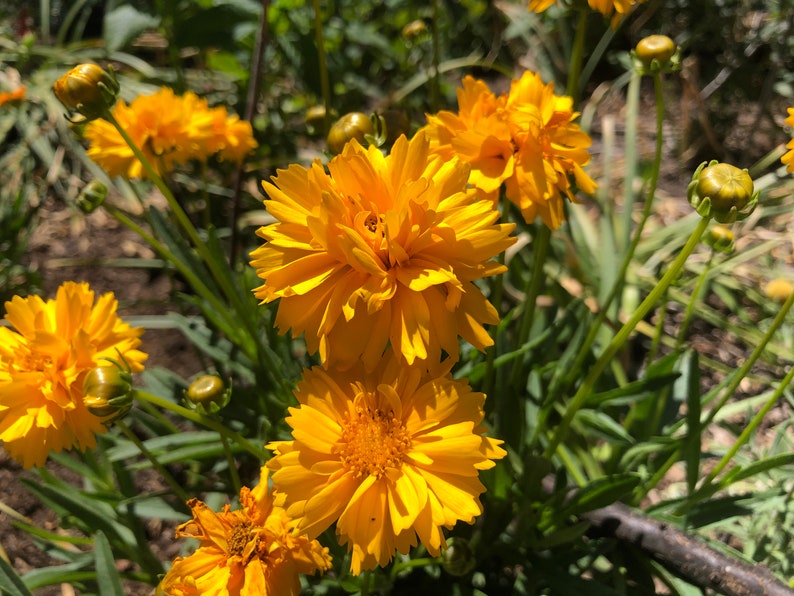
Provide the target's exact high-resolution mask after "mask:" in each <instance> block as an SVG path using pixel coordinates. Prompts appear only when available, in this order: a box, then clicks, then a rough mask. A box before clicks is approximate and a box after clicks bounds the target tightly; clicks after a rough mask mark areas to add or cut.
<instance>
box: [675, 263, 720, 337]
mask: <svg viewBox="0 0 794 596" xmlns="http://www.w3.org/2000/svg"><path fill="white" fill-rule="evenodd" d="M713 261H714V250H713V249H712V251H711V253H709V258H708V261H706V265H705V266H704V267H703V271H701V272H700V275H699V276H698V280H697V283H696V284H695V289H694V290H692V296H690V297H689V302H687V305H686V310H684V320H683V321H681V328H680V329H679V330H678V336H677V337H676V340H675V350H676V351H677V350H679V349H680V348H681V346H682V345H684V340H685V339H686V335H687V332H688V331H689V325H690V323H691V322H692V316H693V315H694V314H695V306H696V305H697V304H698V303H699V302H700V297H701V295H702V294H703V289H704V288H705V287H706V280H707V279H708V277H709V272H710V271H711V263H712V262H713Z"/></svg>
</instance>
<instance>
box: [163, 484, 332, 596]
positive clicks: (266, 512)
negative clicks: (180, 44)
mask: <svg viewBox="0 0 794 596" xmlns="http://www.w3.org/2000/svg"><path fill="white" fill-rule="evenodd" d="M267 484H268V482H267V473H263V474H262V478H261V479H260V482H259V484H258V485H257V486H256V487H255V488H254V489H253V490H251V489H249V488H248V487H243V488H242V489H241V490H240V505H241V508H240V509H238V510H235V511H231V508H230V507H229V505H226V506H225V507H224V508H223V510H222V511H220V512H218V513H215V512H214V511H212V509H210V508H209V507H208V506H207V505H206V503H204V502H202V501H199V500H198V499H191V500H190V501H189V502H188V506H189V507H190V509H191V511H192V513H193V519H191V520H189V521H187V522H185V523H184V524H182V525H181V526H179V527H178V528H177V529H176V535H177V537H181V538H194V539H197V540H199V546H198V548H197V549H196V550H195V551H194V552H193V554H191V555H190V556H188V557H184V558H183V557H178V558H177V559H176V560H175V561H174V564H173V565H172V566H171V569H170V570H169V571H168V573H167V574H166V575H165V577H164V578H163V580H162V581H161V582H160V585H159V587H158V593H162V594H168V595H169V596H201V595H203V594H238V595H240V596H297V595H298V594H300V591H301V585H300V574H312V573H315V572H316V571H324V570H326V569H328V568H330V566H331V557H330V556H329V554H328V549H327V548H323V547H322V546H320V544H319V543H318V542H317V541H316V540H310V539H308V538H306V537H305V536H301V535H299V534H298V533H296V532H295V529H294V526H295V524H294V522H293V521H292V520H291V519H290V517H289V515H287V512H286V511H285V510H284V509H283V508H282V507H278V506H276V505H275V503H274V494H273V491H272V490H269V489H268V486H267Z"/></svg>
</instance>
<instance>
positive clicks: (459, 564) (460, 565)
mask: <svg viewBox="0 0 794 596" xmlns="http://www.w3.org/2000/svg"><path fill="white" fill-rule="evenodd" d="M442 557H443V562H442V565H443V566H444V570H445V571H446V572H447V573H449V574H450V575H454V576H456V577H460V576H462V575H466V574H467V573H469V572H470V571H471V570H472V569H474V566H475V565H476V564H477V561H476V559H475V558H474V553H472V552H471V546H469V543H468V541H467V540H464V539H462V538H457V537H453V538H450V539H449V540H448V541H447V549H446V550H445V551H444V553H443V555H442Z"/></svg>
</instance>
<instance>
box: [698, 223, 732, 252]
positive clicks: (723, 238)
mask: <svg viewBox="0 0 794 596" xmlns="http://www.w3.org/2000/svg"><path fill="white" fill-rule="evenodd" d="M703 242H705V243H706V244H708V245H709V246H710V247H711V248H713V249H714V250H718V251H720V252H724V253H731V252H733V248H734V244H735V238H734V236H733V232H732V231H731V229H730V228H729V227H727V226H723V225H722V224H717V225H715V226H711V227H710V228H709V229H708V230H707V231H706V233H705V234H704V235H703Z"/></svg>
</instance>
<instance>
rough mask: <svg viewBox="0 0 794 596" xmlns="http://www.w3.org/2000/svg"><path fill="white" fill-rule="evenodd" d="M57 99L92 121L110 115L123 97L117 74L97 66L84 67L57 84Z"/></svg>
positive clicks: (78, 68)
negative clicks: (105, 114) (113, 107)
mask: <svg viewBox="0 0 794 596" xmlns="http://www.w3.org/2000/svg"><path fill="white" fill-rule="evenodd" d="M52 89H53V91H54V92H55V96H56V97H57V98H58V99H59V100H60V102H61V103H62V104H63V105H64V106H65V107H66V108H67V109H68V110H70V111H72V112H77V113H79V114H80V115H82V116H84V117H85V118H86V119H88V120H93V119H95V118H99V117H100V116H102V114H104V113H106V112H107V111H108V110H109V109H110V108H111V107H112V106H113V104H114V103H116V98H117V97H118V95H119V83H118V81H117V80H116V77H115V75H114V74H113V72H112V71H111V72H108V71H106V70H103V69H102V68H101V67H100V66H97V65H96V64H80V65H78V66H75V67H74V68H72V69H71V70H70V71H69V72H67V73H66V74H65V75H63V76H62V77H61V78H60V79H58V80H57V81H55V84H54V85H53V87H52Z"/></svg>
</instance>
